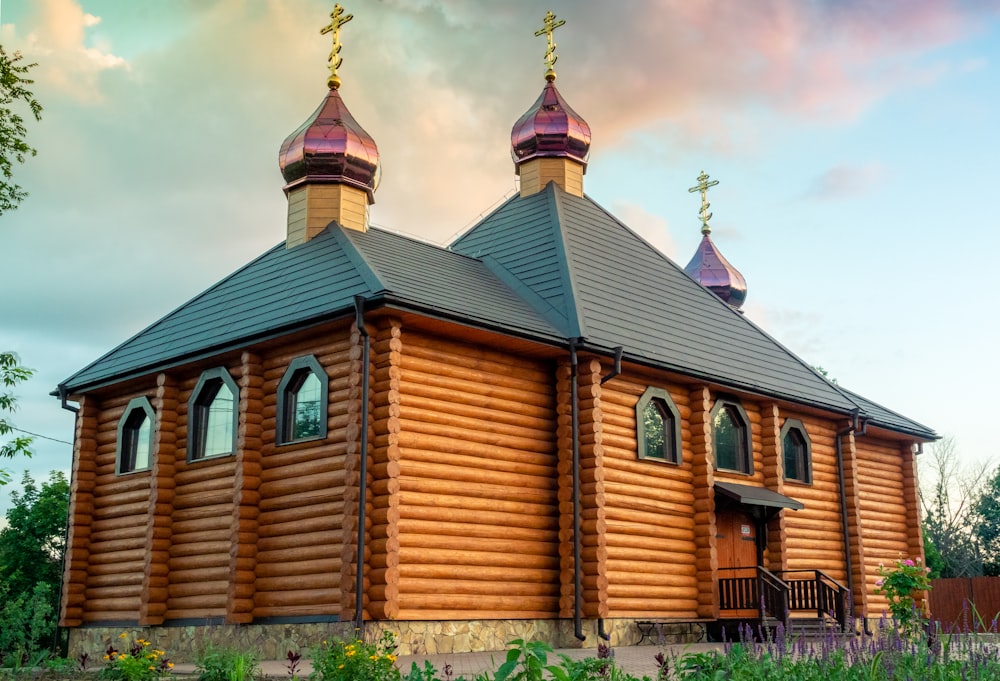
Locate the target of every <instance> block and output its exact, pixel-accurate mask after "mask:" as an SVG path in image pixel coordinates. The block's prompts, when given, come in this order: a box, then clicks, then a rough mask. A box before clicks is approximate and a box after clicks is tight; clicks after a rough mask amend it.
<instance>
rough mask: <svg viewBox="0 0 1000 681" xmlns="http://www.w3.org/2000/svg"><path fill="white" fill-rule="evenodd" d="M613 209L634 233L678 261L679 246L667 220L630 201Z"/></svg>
mask: <svg viewBox="0 0 1000 681" xmlns="http://www.w3.org/2000/svg"><path fill="white" fill-rule="evenodd" d="M612 208H613V212H614V214H615V215H616V216H617V217H618V219H619V220H621V221H622V222H623V223H625V224H626V225H628V226H629V227H630V228H631V229H632V231H634V232H635V233H636V234H638V235H639V236H641V237H642V238H643V239H645V240H646V241H647V242H649V243H650V244H651V245H652V246H654V247H655V248H656V250H658V251H659V252H660V253H662V254H664V255H665V256H667V257H668V258H670V259H671V260H673V261H675V262H676V261H677V258H678V257H680V256H679V255H678V253H677V244H676V243H675V242H674V239H673V237H672V236H671V235H670V224H669V223H668V222H667V221H666V219H664V218H663V217H661V216H659V215H654V214H652V213H650V212H649V211H647V210H646V209H644V208H643V207H642V206H638V205H636V204H634V203H631V202H629V201H616V202H615V203H614V204H613V206H612ZM688 257H690V254H688ZM682 265H683V264H682Z"/></svg>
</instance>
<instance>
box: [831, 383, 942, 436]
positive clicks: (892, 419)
mask: <svg viewBox="0 0 1000 681" xmlns="http://www.w3.org/2000/svg"><path fill="white" fill-rule="evenodd" d="M840 389H841V390H842V391H843V392H844V393H845V394H846V395H847V396H848V397H850V398H851V399H852V400H854V401H855V402H857V404H858V406H859V407H860V408H861V413H862V414H863V415H865V416H867V417H868V418H869V419H871V421H872V423H875V424H876V425H879V426H882V427H883V428H888V429H890V430H900V431H903V432H904V433H914V432H916V433H918V434H919V433H920V432H921V431H923V433H924V435H925V436H926V437H928V438H931V439H934V440H936V439H937V438H938V436H937V433H935V432H934V430H933V429H931V428H928V427H927V426H925V425H922V424H920V423H917V422H916V421H914V420H913V419H908V418H906V417H905V416H903V415H902V414H898V413H896V412H894V411H892V410H891V409H886V408H885V407H883V406H882V405H881V404H878V403H877V402H872V401H871V400H869V399H868V398H867V397H863V396H861V395H859V394H857V393H856V392H854V391H853V390H848V389H847V388H840Z"/></svg>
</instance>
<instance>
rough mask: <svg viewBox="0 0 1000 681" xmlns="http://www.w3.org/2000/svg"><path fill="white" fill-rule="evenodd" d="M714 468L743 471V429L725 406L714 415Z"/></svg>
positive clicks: (730, 408) (730, 410)
mask: <svg viewBox="0 0 1000 681" xmlns="http://www.w3.org/2000/svg"><path fill="white" fill-rule="evenodd" d="M714 425H715V429H714V434H715V467H716V468H725V469H727V470H732V471H744V462H743V458H744V457H743V428H742V426H741V424H740V423H739V421H737V420H736V418H735V417H734V416H733V413H732V407H729V406H725V407H723V408H722V409H719V411H718V413H716V415H715V424H714Z"/></svg>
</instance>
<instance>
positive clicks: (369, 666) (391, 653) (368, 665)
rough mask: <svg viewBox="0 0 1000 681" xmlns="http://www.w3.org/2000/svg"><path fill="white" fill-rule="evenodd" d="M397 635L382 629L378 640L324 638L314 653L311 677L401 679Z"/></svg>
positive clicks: (323, 680)
mask: <svg viewBox="0 0 1000 681" xmlns="http://www.w3.org/2000/svg"><path fill="white" fill-rule="evenodd" d="M395 650H396V638H395V636H393V635H392V634H391V633H390V632H388V631H386V632H383V633H382V638H381V639H380V640H379V641H378V643H365V642H364V641H362V640H361V639H359V638H355V639H354V640H353V641H341V640H334V641H331V642H329V643H328V642H327V641H323V645H322V646H320V647H319V648H317V649H316V650H315V651H314V653H313V661H312V663H313V672H312V674H310V675H309V679H310V681H400V674H399V670H398V669H396V655H395Z"/></svg>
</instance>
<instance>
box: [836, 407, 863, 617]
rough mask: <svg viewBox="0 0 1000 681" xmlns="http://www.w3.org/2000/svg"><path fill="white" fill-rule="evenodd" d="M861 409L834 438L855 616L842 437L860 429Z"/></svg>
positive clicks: (849, 598) (849, 596) (849, 600)
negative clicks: (859, 416)
mask: <svg viewBox="0 0 1000 681" xmlns="http://www.w3.org/2000/svg"><path fill="white" fill-rule="evenodd" d="M859 413H860V410H859V409H855V410H854V412H853V414H852V416H851V423H850V425H848V426H847V427H846V428H844V429H843V430H839V431H837V437H836V438H834V444H835V445H836V446H835V447H834V449H835V450H836V454H837V482H838V484H839V486H840V522H841V525H842V527H843V528H844V565H845V566H846V569H847V611H848V612H849V613H850V614H851V617H854V568H853V566H852V565H851V532H850V529H849V528H848V525H847V484H846V482H845V480H844V447H843V445H842V444H841V440H840V439H841V438H842V437H843V436H844V435H847V434H848V433H853V432H854V431H856V430H857V429H858V414H859ZM864 626H865V631H866V632H867V629H868V619H867V618H865V622H864Z"/></svg>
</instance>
